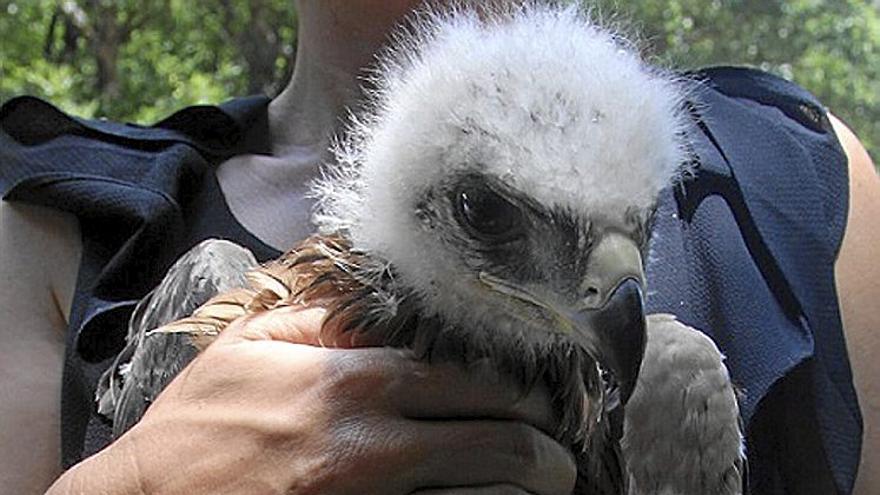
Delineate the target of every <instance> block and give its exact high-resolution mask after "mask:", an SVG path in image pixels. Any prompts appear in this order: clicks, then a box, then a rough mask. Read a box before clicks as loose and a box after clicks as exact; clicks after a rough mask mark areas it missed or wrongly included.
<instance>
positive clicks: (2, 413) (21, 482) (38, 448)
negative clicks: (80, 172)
mask: <svg viewBox="0 0 880 495" xmlns="http://www.w3.org/2000/svg"><path fill="white" fill-rule="evenodd" d="M80 251H81V246H80V236H79V228H78V225H77V221H76V219H75V217H73V216H72V215H69V214H64V213H60V212H58V211H54V210H50V209H47V208H41V207H36V206H30V205H24V204H16V203H9V202H6V201H0V280H2V283H0V445H3V446H4V448H2V449H0V486H2V487H4V490H8V492H9V493H39V492H41V491H42V490H45V489H46V487H48V486H49V485H50V484H51V483H52V481H53V480H54V479H55V478H56V477H57V476H58V474H59V473H60V471H61V467H60V466H61V462H60V449H61V446H60V438H61V433H60V427H59V425H60V418H59V414H60V406H59V403H58V401H59V398H60V397H61V368H62V362H63V358H64V332H65V329H66V327H67V318H68V312H69V309H70V304H71V301H72V299H73V289H74V286H75V283H76V275H77V270H78V268H79V259H80ZM9 446H21V447H20V448H10V447H9Z"/></svg>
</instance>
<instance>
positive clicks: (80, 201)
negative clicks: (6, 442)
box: [0, 67, 861, 494]
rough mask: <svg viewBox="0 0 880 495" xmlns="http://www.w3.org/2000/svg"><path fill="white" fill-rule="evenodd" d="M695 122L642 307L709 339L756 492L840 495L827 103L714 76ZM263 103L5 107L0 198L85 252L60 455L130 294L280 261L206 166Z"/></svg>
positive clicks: (843, 468)
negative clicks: (245, 250) (117, 114)
mask: <svg viewBox="0 0 880 495" xmlns="http://www.w3.org/2000/svg"><path fill="white" fill-rule="evenodd" d="M691 76H692V77H694V78H696V79H699V80H700V81H701V82H700V83H699V85H698V89H697V90H696V91H695V94H694V97H693V101H692V102H691V106H690V108H691V110H692V114H693V120H694V126H693V128H692V129H691V132H690V138H691V141H692V142H693V147H694V153H695V155H696V156H697V158H698V162H699V163H698V164H697V167H696V172H695V174H694V176H693V177H691V178H689V179H688V180H686V181H684V183H682V184H681V185H679V186H676V187H675V188H672V189H670V190H667V191H665V192H664V193H663V195H662V197H661V201H660V204H659V206H658V212H657V217H656V226H655V230H654V233H655V234H654V240H653V245H652V253H651V256H650V258H649V262H648V279H649V281H650V287H649V296H648V308H649V310H650V311H652V312H660V311H662V312H669V313H674V314H676V315H678V316H679V318H680V319H682V320H683V321H685V322H687V323H689V324H692V325H694V326H696V327H698V328H700V329H702V330H704V331H706V332H707V333H708V334H709V335H711V336H712V337H713V338H714V339H715V341H716V342H718V344H719V346H720V347H721V348H722V350H723V351H724V353H725V354H726V355H727V357H728V365H729V367H730V369H731V374H732V376H733V378H734V380H735V382H736V383H737V384H738V386H739V387H741V389H742V393H743V398H742V410H743V415H744V420H745V422H746V425H747V432H748V449H749V456H750V470H751V472H750V478H751V492H752V493H760V494H777V493H833V492H838V493H850V491H851V488H852V483H853V480H854V477H855V473H856V468H857V465H858V457H859V451H860V443H861V417H860V414H859V409H858V403H857V401H856V397H855V393H854V390H853V386H852V378H851V374H850V367H849V362H848V359H847V356H846V350H845V347H844V341H843V334H842V328H841V324H840V316H839V308H838V306H837V297H836V292H835V287H834V277H833V263H834V259H835V256H836V254H837V250H838V248H839V246H840V243H841V240H842V235H843V230H844V227H845V222H846V212H847V206H848V197H847V174H846V159H845V155H844V154H843V152H842V150H841V149H840V146H839V144H838V143H837V141H836V138H835V137H834V135H833V132H832V131H831V129H830V125H829V123H828V120H827V117H826V115H825V112H824V110H823V109H822V107H821V105H820V104H819V103H818V102H817V101H816V100H815V99H814V98H813V97H812V96H811V95H809V94H808V93H806V92H805V91H804V90H802V89H801V88H799V87H797V86H795V85H793V84H791V83H789V82H786V81H784V80H782V79H779V78H776V77H774V76H770V75H768V74H765V73H762V72H759V71H754V70H749V69H738V68H729V67H725V68H713V69H706V70H704V71H701V72H699V73H695V74H691ZM267 101H268V100H267V99H266V98H264V97H253V98H243V99H237V100H233V101H232V102H230V103H228V104H225V105H221V106H220V107H191V108H188V109H184V110H181V111H180V112H177V113H176V114H174V115H172V116H171V117H169V118H168V119H165V120H164V121H162V122H160V123H159V124H157V125H156V126H155V127H149V128H144V127H136V126H128V125H120V124H115V123H110V122H96V121H85V120H80V119H74V118H71V117H68V116H66V115H64V114H62V113H61V112H59V111H58V110H56V109H55V108H54V107H51V106H50V105H48V104H46V103H44V102H42V101H40V100H36V99H34V98H18V99H15V100H11V101H10V102H8V103H7V104H6V105H4V106H3V107H2V109H0V129H2V132H0V194H2V195H3V197H4V198H5V199H9V200H15V201H27V202H31V203H36V204H42V205H46V206H51V207H55V208H59V209H62V210H65V211H69V212H71V213H73V214H75V215H77V216H78V217H79V219H80V225H81V230H82V234H83V245H84V258H83V263H82V268H81V271H80V276H79V282H78V286H77V292H76V296H75V301H74V311H73V313H72V317H71V318H72V321H71V326H70V332H69V335H68V353H67V359H66V361H67V362H66V367H65V378H64V390H63V400H62V412H63V418H64V424H63V446H64V462H65V465H70V464H72V463H75V462H77V461H78V460H79V459H81V458H82V457H83V456H85V455H88V454H89V453H91V452H94V451H96V450H98V449H100V448H101V447H102V446H103V445H105V443H106V442H107V439H108V438H109V435H108V432H109V430H107V428H106V425H104V424H103V423H101V422H100V421H99V420H97V419H96V416H95V415H94V413H93V410H94V409H93V390H94V386H95V382H96V380H97V377H98V376H99V375H100V373H101V371H103V369H104V367H105V366H106V365H107V364H108V361H107V359H108V357H109V356H111V355H112V354H113V353H114V352H115V351H116V350H118V349H119V347H120V345H121V343H122V339H123V338H124V328H125V320H126V318H127V316H128V314H129V313H130V311H131V309H132V304H133V301H135V300H136V299H137V298H139V297H141V296H142V295H143V294H145V293H146V292H147V291H148V290H149V289H150V288H151V287H152V286H153V285H154V284H155V283H157V282H158V279H159V278H160V277H161V274H162V273H164V270H165V268H167V266H168V265H169V264H170V263H171V262H172V261H173V260H174V259H175V257H176V256H178V255H179V254H180V253H182V252H183V251H185V250H186V249H188V248H189V247H190V246H192V245H194V244H195V243H197V242H198V241H199V240H201V239H204V238H208V237H226V238H229V239H231V240H234V241H236V242H239V243H241V244H244V245H246V246H248V247H250V248H251V249H253V250H255V252H256V254H257V256H258V258H261V259H267V258H270V257H273V256H275V255H277V254H278V253H276V252H274V250H272V249H271V248H268V247H267V246H265V245H263V244H262V243H261V242H260V241H259V240H258V239H256V238H254V237H253V236H252V235H250V234H249V233H248V232H247V231H245V230H244V229H243V228H242V227H241V226H240V225H239V224H238V223H237V222H236V221H235V219H234V218H233V217H232V215H231V214H230V213H229V210H228V208H227V207H226V204H225V202H224V200H223V197H222V194H221V193H220V192H219V189H218V187H217V183H216V178H215V176H214V173H213V166H214V165H216V164H217V163H219V162H221V161H223V160H225V159H227V158H229V157H231V156H234V155H237V154H241V153H266V152H267V151H268V145H267V143H266V142H265V139H266V136H267V135H268V133H267V132H266V129H267V128H266V125H267V124H266V104H267Z"/></svg>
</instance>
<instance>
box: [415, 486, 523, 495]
mask: <svg viewBox="0 0 880 495" xmlns="http://www.w3.org/2000/svg"><path fill="white" fill-rule="evenodd" d="M411 495H530V494H529V492H528V491H526V490H524V489H522V488H521V487H518V486H515V485H508V484H495V485H487V486H471V487H467V486H463V487H454V488H429V489H426V490H416V491H414V492H412V493H411Z"/></svg>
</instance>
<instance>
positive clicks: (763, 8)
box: [596, 0, 880, 164]
mask: <svg viewBox="0 0 880 495" xmlns="http://www.w3.org/2000/svg"><path fill="white" fill-rule="evenodd" d="M878 3H880V2H866V1H864V0H648V1H640V2H624V1H620V0H598V1H597V2H596V10H597V11H598V13H599V15H611V16H612V17H616V18H617V20H618V21H619V22H620V24H621V25H623V26H625V27H624V28H623V30H624V31H625V32H627V31H632V32H640V33H641V34H640V36H641V37H642V38H643V40H644V41H645V42H646V43H645V44H646V45H647V46H648V49H649V51H651V52H652V53H654V54H655V56H656V57H657V58H658V59H659V60H660V61H661V63H662V64H663V65H666V66H671V67H677V68H697V67H701V66H706V65H718V64H735V65H751V66H755V67H760V68H762V69H764V70H767V71H770V72H773V73H775V74H777V75H780V76H782V77H785V78H786V79H790V80H794V81H795V82H797V83H798V84H800V85H801V86H804V87H805V88H807V89H808V90H809V91H810V92H812V93H813V94H814V95H816V96H817V97H818V98H819V99H820V100H821V101H822V102H823V103H824V104H825V105H826V106H827V107H828V108H829V109H831V110H832V111H833V112H834V113H835V114H836V115H837V116H839V117H840V118H841V119H843V120H844V121H846V122H847V123H848V124H849V125H850V126H851V127H852V128H853V129H854V130H855V131H856V133H857V134H858V135H859V137H860V138H861V139H862V141H863V142H864V143H865V146H866V147H867V148H868V149H869V151H873V152H874V153H875V154H876V153H877V152H880V105H878V102H880V7H878ZM609 12H615V13H616V14H608V13H609ZM875 162H877V160H875ZM878 164H880V163H878Z"/></svg>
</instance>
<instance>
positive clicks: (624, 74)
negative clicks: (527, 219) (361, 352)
mask: <svg viewBox="0 0 880 495" xmlns="http://www.w3.org/2000/svg"><path fill="white" fill-rule="evenodd" d="M374 82H375V84H376V88H377V89H376V90H374V91H373V92H371V95H370V98H371V99H370V101H369V104H368V105H367V110H366V111H365V112H364V113H362V114H359V115H356V116H352V119H351V124H350V126H349V128H348V129H347V132H346V133H345V135H344V136H343V137H342V138H341V139H339V140H338V142H337V143H336V144H335V146H334V152H335V158H336V160H337V164H335V165H334V166H332V167H330V168H328V170H327V173H326V176H325V178H324V179H323V180H322V181H319V182H318V183H317V184H316V187H315V195H316V196H317V199H318V210H317V212H316V215H315V222H316V224H317V225H318V227H319V228H320V229H321V231H322V232H324V233H330V232H338V233H342V234H343V235H345V236H347V237H348V238H350V239H351V240H352V241H353V243H354V245H355V247H356V248H359V249H362V250H364V251H366V252H369V253H371V254H373V255H375V256H374V257H375V258H377V259H382V260H384V261H385V262H387V263H391V264H393V265H394V267H395V272H396V273H398V274H399V276H400V277H403V278H405V279H406V283H407V285H408V286H409V287H413V288H416V289H417V290H422V291H423V292H427V291H433V292H432V293H431V294H427V295H429V296H430V297H429V298H428V299H429V300H431V299H432V298H433V300H435V301H437V302H438V303H439V304H452V305H456V306H457V305H460V304H463V303H464V301H463V300H461V298H460V297H459V298H458V299H457V300H453V299H456V298H455V297H453V295H451V294H450V293H451V292H460V291H461V290H460V289H464V290H465V292H466V288H464V287H459V286H457V285H456V283H453V280H454V279H456V278H458V277H459V275H462V274H460V273H456V270H455V267H456V266H457V264H456V263H455V262H454V260H451V259H449V257H450V253H446V252H444V251H443V250H442V249H440V248H438V247H436V246H435V244H436V242H435V240H434V239H432V238H431V237H430V233H428V232H425V231H424V229H422V228H420V225H419V221H418V219H417V218H416V216H415V214H414V212H415V206H416V204H417V202H418V201H419V200H420V199H421V198H422V197H423V195H424V192H425V191H426V190H427V189H428V188H429V187H430V186H431V185H432V184H436V183H437V182H438V181H439V180H441V178H442V177H446V176H448V175H449V174H451V173H455V172H456V171H460V170H479V171H481V172H483V173H488V174H491V175H494V176H496V177H500V178H502V179H503V180H505V181H507V182H508V183H510V184H512V185H513V186H514V187H515V188H517V189H518V190H520V191H522V192H525V193H526V194H528V195H530V196H531V197H533V198H535V199H536V200H537V201H539V202H540V203H542V204H544V205H547V206H562V207H566V208H570V209H572V210H574V211H576V212H580V213H582V214H584V215H589V214H600V215H605V216H606V217H611V218H620V217H622V216H623V215H624V213H625V212H626V210H627V209H630V208H638V209H644V208H647V207H649V206H650V205H652V204H653V203H654V202H655V199H656V196H657V193H658V191H659V190H660V189H662V188H664V187H666V186H667V185H669V184H670V182H671V181H672V180H674V179H675V178H676V177H678V176H679V175H680V174H681V172H682V166H683V164H684V163H686V162H687V156H686V151H685V146H684V144H683V138H682V135H683V131H684V127H685V125H686V124H685V122H686V117H685V115H684V111H683V110H682V100H683V98H684V94H683V93H684V89H683V88H684V87H685V84H683V82H682V81H680V80H678V79H677V78H676V77H674V76H673V75H671V74H667V73H664V72H662V71H660V70H657V69H655V68H652V67H650V66H648V65H646V64H645V63H644V62H643V61H642V60H641V59H640V57H639V55H638V53H637V52H636V50H635V49H634V48H633V47H632V46H630V45H629V44H628V43H626V42H624V41H623V40H622V39H620V38H619V37H617V36H616V35H615V34H614V33H612V32H610V31H608V30H605V29H603V28H601V27H599V26H597V25H595V24H594V23H592V21H591V20H590V19H589V18H588V17H587V16H586V15H585V14H583V13H582V12H581V11H579V10H578V9H577V8H574V7H559V6H549V5H541V4H540V3H526V4H523V5H522V6H520V7H517V8H514V9H512V10H509V11H505V12H504V13H503V14H500V13H498V12H495V13H494V14H493V13H489V14H485V13H484V15H482V16H481V15H478V14H476V13H475V12H474V11H473V10H472V9H469V8H467V7H462V6H459V7H453V8H449V9H447V10H445V11H443V12H440V11H428V12H423V13H421V14H420V15H419V16H417V17H416V18H415V19H414V20H413V22H412V24H411V25H410V29H408V30H407V31H406V32H405V33H404V32H401V34H399V35H398V36H397V39H396V40H395V42H394V43H393V46H392V47H391V48H390V49H389V50H388V51H387V52H386V53H385V54H384V56H383V57H382V58H381V63H380V65H379V68H378V70H377V71H376V73H375V81H374ZM426 258H427V259H428V260H430V262H426ZM444 260H445V261H448V263H447V262H444ZM445 282H449V284H447V283H445ZM450 284H451V285H450ZM437 287H440V288H441V289H437ZM438 291H439V292H440V293H439V294H438V293H437V292H438ZM443 297H446V298H447V299H448V300H447V301H445V303H444V302H443V301H440V299H443ZM465 299H467V298H465ZM446 309H447V310H448V309H449V307H448V306H447V308H446Z"/></svg>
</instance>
